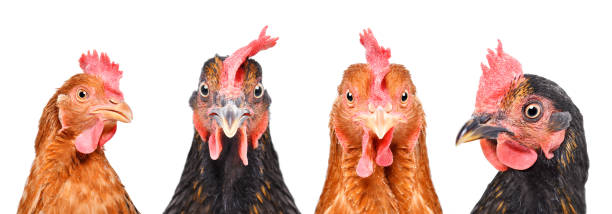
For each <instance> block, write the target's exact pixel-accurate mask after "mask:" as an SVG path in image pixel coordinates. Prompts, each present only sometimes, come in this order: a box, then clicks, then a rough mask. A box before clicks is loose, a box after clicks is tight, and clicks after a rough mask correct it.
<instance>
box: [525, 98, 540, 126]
mask: <svg viewBox="0 0 612 214" xmlns="http://www.w3.org/2000/svg"><path fill="white" fill-rule="evenodd" d="M541 116H542V104H540V102H537V101H536V102H531V103H528V104H527V105H525V107H523V118H525V120H526V121H529V122H536V121H538V120H539V119H540V117H541Z"/></svg>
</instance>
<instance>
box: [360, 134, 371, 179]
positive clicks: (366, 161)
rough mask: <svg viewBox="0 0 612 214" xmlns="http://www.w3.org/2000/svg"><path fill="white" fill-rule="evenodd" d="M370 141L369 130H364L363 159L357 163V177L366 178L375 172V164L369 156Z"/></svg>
mask: <svg viewBox="0 0 612 214" xmlns="http://www.w3.org/2000/svg"><path fill="white" fill-rule="evenodd" d="M369 141H370V134H369V132H368V130H367V129H365V128H364V130H363V136H362V137H361V158H359V163H357V169H356V170H357V175H359V177H362V178H365V177H368V176H370V175H371V174H372V172H373V171H374V163H373V161H372V158H371V157H370V155H368V152H367V150H368V143H369Z"/></svg>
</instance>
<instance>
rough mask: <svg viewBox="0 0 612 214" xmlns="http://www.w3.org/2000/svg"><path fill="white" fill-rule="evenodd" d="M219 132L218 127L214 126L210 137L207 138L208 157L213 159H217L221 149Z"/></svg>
mask: <svg viewBox="0 0 612 214" xmlns="http://www.w3.org/2000/svg"><path fill="white" fill-rule="evenodd" d="M220 133H221V131H220V130H219V128H217V127H216V126H215V132H214V133H212V134H211V135H210V138H208V150H209V151H210V158H211V159H213V160H217V159H218V158H219V155H220V154H221V150H222V149H223V145H222V144H221V136H220Z"/></svg>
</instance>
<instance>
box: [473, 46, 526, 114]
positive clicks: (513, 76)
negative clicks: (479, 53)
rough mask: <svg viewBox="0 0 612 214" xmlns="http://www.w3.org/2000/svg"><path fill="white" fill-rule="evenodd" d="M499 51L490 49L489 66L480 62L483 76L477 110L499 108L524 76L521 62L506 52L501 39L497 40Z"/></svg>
mask: <svg viewBox="0 0 612 214" xmlns="http://www.w3.org/2000/svg"><path fill="white" fill-rule="evenodd" d="M497 42H498V45H497V53H495V52H494V51H493V50H491V49H489V50H488V52H489V54H487V61H488V62H489V67H487V66H486V65H484V64H483V63H481V64H480V66H481V67H482V76H480V84H479V86H478V93H477V95H476V112H490V111H494V110H496V109H498V108H499V106H498V104H499V102H501V100H502V99H503V97H504V95H505V94H506V92H508V90H510V88H511V87H512V86H513V85H514V83H515V82H516V80H518V79H519V78H521V77H522V76H523V69H522V68H521V63H519V61H518V60H516V59H515V58H514V57H512V56H510V55H508V54H506V53H504V50H503V49H502V43H501V41H499V40H497Z"/></svg>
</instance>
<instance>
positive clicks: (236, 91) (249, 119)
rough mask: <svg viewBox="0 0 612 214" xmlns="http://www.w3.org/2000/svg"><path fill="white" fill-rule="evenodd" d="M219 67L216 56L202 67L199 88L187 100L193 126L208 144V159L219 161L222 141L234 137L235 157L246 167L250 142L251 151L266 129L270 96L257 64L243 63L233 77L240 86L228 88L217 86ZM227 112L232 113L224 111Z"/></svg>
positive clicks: (218, 60) (219, 61)
mask: <svg viewBox="0 0 612 214" xmlns="http://www.w3.org/2000/svg"><path fill="white" fill-rule="evenodd" d="M221 66H222V61H221V59H220V58H219V57H215V58H213V59H212V60H210V61H208V62H207V63H206V64H205V65H204V68H203V71H202V76H201V78H200V85H199V88H198V90H197V91H195V92H194V93H193V94H192V97H191V100H190V104H191V107H192V109H193V123H194V126H195V129H196V131H197V132H198V134H199V135H200V138H201V139H202V140H203V141H205V142H208V146H209V151H210V157H211V159H213V160H217V159H218V158H219V155H220V154H221V151H222V149H223V139H224V138H229V139H232V138H237V139H238V144H239V145H238V146H239V149H238V155H239V157H240V159H241V160H242V163H243V165H245V166H247V165H248V158H247V151H248V147H247V146H248V145H249V141H250V145H251V147H252V148H254V149H255V148H257V147H258V141H259V139H260V138H261V136H262V135H263V133H264V132H265V131H266V129H267V127H268V115H269V113H268V112H269V111H268V110H269V106H270V97H269V95H268V93H267V92H266V91H265V89H264V88H263V85H262V83H261V70H259V69H260V67H259V65H258V64H257V62H255V61H253V60H248V61H246V62H245V63H244V64H243V65H242V67H241V69H240V70H239V71H238V72H237V74H236V79H237V80H239V81H237V82H239V84H235V85H231V87H227V86H224V85H222V84H219V81H220V79H221V77H220V74H219V71H220V70H221V69H220V68H221ZM203 87H205V88H207V89H208V90H207V91H208V93H204V91H203ZM257 89H259V90H257ZM256 91H258V93H256ZM228 109H231V112H230V111H225V110H228ZM230 115H231V116H230Z"/></svg>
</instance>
